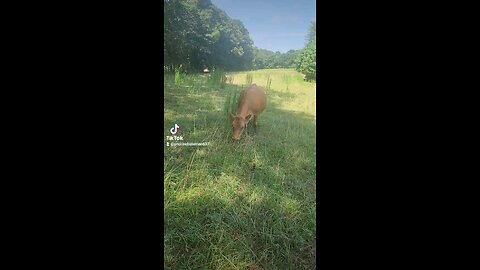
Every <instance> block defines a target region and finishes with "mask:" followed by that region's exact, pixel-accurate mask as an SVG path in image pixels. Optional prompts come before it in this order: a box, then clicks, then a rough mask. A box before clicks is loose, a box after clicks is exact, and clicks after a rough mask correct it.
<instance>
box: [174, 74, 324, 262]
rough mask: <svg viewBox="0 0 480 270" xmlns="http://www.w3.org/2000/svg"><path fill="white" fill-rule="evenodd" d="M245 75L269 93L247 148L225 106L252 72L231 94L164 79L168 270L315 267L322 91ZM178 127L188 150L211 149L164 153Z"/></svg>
mask: <svg viewBox="0 0 480 270" xmlns="http://www.w3.org/2000/svg"><path fill="white" fill-rule="evenodd" d="M248 73H250V74H252V76H253V83H256V84H257V85H260V86H265V87H266V86H267V78H268V77H269V78H270V79H271V88H270V89H269V90H268V91H267V98H268V105H267V109H266V111H265V112H264V113H263V114H262V115H261V116H260V120H259V129H258V133H257V134H256V135H255V136H252V135H253V134H252V129H251V127H249V131H250V132H249V134H248V136H245V135H244V137H243V138H242V140H241V141H240V142H233V141H232V140H231V132H232V127H231V123H230V121H227V117H228V115H227V112H226V111H225V110H224V104H225V100H226V98H227V97H228V96H229V95H231V94H232V93H233V92H239V91H240V90H241V89H242V85H245V84H246V83H247V81H246V80H247V76H246V74H247V72H239V73H233V74H230V75H232V76H233V81H232V83H231V84H227V85H226V87H224V89H222V88H221V87H220V85H218V84H217V85H209V84H207V78H206V77H205V76H204V75H190V76H187V78H185V81H184V82H183V83H181V84H180V85H175V83H174V78H173V76H166V77H165V82H164V84H165V90H164V91H165V93H164V98H165V100H164V105H165V111H164V118H165V126H164V135H165V136H164V142H165V147H164V156H165V158H164V165H165V167H164V168H165V169H164V174H165V178H164V196H165V197H164V198H165V199H164V209H165V213H164V237H165V238H164V248H165V249H164V250H165V251H164V267H165V268H166V269H314V268H315V256H316V253H315V250H316V237H315V235H316V213H315V208H316V198H315V195H316V193H315V189H316V164H315V150H316V144H315V137H316V133H315V83H307V82H304V81H303V79H302V78H303V77H302V75H301V74H299V73H297V72H295V71H294V70H288V69H277V70H260V71H253V72H248ZM287 86H288V88H287ZM175 123H177V124H178V125H180V132H179V134H177V135H179V136H183V138H184V142H209V143H210V144H209V146H188V147H187V146H177V147H167V146H166V143H167V140H166V136H167V135H171V134H170V133H169V130H170V128H171V127H173V125H174V124H175Z"/></svg>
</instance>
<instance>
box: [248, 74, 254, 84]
mask: <svg viewBox="0 0 480 270" xmlns="http://www.w3.org/2000/svg"><path fill="white" fill-rule="evenodd" d="M252 82H253V74H252V73H247V86H250V85H252Z"/></svg>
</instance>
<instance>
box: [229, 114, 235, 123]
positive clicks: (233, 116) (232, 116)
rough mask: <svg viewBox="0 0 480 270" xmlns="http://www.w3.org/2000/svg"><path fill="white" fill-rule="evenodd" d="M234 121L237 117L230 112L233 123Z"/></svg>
mask: <svg viewBox="0 0 480 270" xmlns="http://www.w3.org/2000/svg"><path fill="white" fill-rule="evenodd" d="M233 119H235V115H233V113H232V112H230V120H232V121H233Z"/></svg>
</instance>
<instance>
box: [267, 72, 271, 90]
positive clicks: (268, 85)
mask: <svg viewBox="0 0 480 270" xmlns="http://www.w3.org/2000/svg"><path fill="white" fill-rule="evenodd" d="M271 87H272V79H271V78H270V74H268V75H267V87H266V88H267V90H270V88H271Z"/></svg>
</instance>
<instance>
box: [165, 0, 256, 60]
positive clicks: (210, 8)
mask: <svg viewBox="0 0 480 270" xmlns="http://www.w3.org/2000/svg"><path fill="white" fill-rule="evenodd" d="M252 59H253V41H252V40H251V38H250V36H249V33H248V31H247V29H246V28H245V27H244V25H243V23H242V22H241V21H239V20H234V19H231V18H230V17H228V16H227V14H226V13H225V12H224V11H222V10H221V9H219V8H217V7H216V6H215V5H213V4H212V3H211V1H210V0H164V66H179V65H183V66H184V68H185V69H186V70H201V69H203V68H204V67H221V68H223V69H225V70H241V69H250V68H251V65H252Z"/></svg>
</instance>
